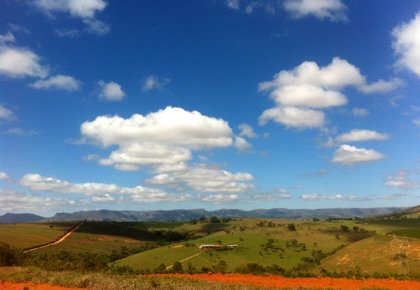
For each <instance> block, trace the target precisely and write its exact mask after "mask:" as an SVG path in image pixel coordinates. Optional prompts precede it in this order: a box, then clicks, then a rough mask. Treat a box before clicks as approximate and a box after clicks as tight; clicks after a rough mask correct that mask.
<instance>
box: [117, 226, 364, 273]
mask: <svg viewBox="0 0 420 290" xmlns="http://www.w3.org/2000/svg"><path fill="white" fill-rule="evenodd" d="M258 221H260V220H256V219H243V220H241V221H236V222H232V223H231V224H230V227H229V229H228V231H229V233H227V232H226V231H220V232H217V233H214V234H211V235H209V236H206V237H203V238H200V239H197V240H194V241H191V242H190V243H194V244H195V247H183V248H178V247H174V246H173V245H172V246H165V247H161V248H157V249H153V250H149V251H146V252H142V253H138V254H136V255H132V256H129V257H127V258H125V259H122V260H119V261H117V262H116V265H119V266H129V267H131V268H133V269H136V270H146V269H150V270H153V269H155V268H157V267H158V266H159V265H160V264H161V263H164V264H165V265H166V266H169V265H172V264H173V263H174V262H176V261H180V260H183V259H185V258H187V257H189V256H192V255H194V254H195V253H200V250H198V249H197V247H198V246H199V245H200V244H209V243H216V242H218V241H221V242H222V243H223V244H230V243H237V244H239V246H240V247H239V248H238V249H233V250H229V251H201V254H200V255H198V256H196V257H194V258H192V259H190V260H188V261H185V262H183V263H182V264H183V267H184V268H186V267H187V265H188V263H191V264H192V265H193V266H194V267H196V268H197V269H201V267H203V266H206V267H212V266H213V265H216V264H217V263H218V262H219V260H224V261H225V262H227V264H228V271H233V270H235V268H237V267H238V266H243V265H245V264H246V263H258V264H261V265H264V266H270V265H272V264H277V265H279V266H281V267H283V268H286V269H288V268H292V267H294V266H296V265H297V264H298V263H299V262H300V261H301V258H302V257H304V256H310V255H311V252H312V250H322V251H323V252H325V253H327V252H331V251H333V250H334V249H336V248H337V247H339V246H340V245H342V244H344V245H347V244H349V243H350V242H351V240H352V235H351V234H347V233H343V232H341V230H340V229H339V228H340V225H341V224H344V222H340V223H334V222H306V223H304V222H296V221H295V223H296V226H297V231H295V232H291V231H289V230H287V223H290V221H281V220H272V221H273V222H274V223H275V224H276V226H275V227H267V226H265V227H258V226H257V225H256V224H257V222H258ZM267 221H268V220H267ZM346 223H349V224H350V223H352V222H346ZM352 225H354V222H353V224H352ZM241 227H242V228H245V229H244V230H243V231H241V230H240V228H241ZM337 234H338V238H337V237H336V235H337ZM365 235H366V234H365ZM358 238H360V237H358ZM268 239H274V241H275V242H274V245H275V246H276V247H280V248H283V249H284V250H285V252H282V251H281V250H279V249H277V250H274V249H269V250H267V251H265V250H264V249H263V247H262V245H263V244H265V243H266V242H267V241H268ZM292 239H296V240H297V241H298V242H299V243H304V244H305V246H306V250H304V249H302V247H301V246H299V247H289V248H288V247H287V246H286V242H287V241H290V240H292ZM314 243H316V244H314Z"/></svg>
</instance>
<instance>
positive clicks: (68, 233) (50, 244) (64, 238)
mask: <svg viewBox="0 0 420 290" xmlns="http://www.w3.org/2000/svg"><path fill="white" fill-rule="evenodd" d="M82 224H83V222H80V223H79V224H78V225H76V226H75V227H74V228H73V229H72V230H71V231H68V232H67V233H65V234H64V235H63V236H62V237H60V238H59V239H58V240H55V241H53V242H51V243H48V244H45V245H41V246H38V247H34V248H31V249H28V250H25V251H23V252H24V253H29V252H32V251H36V250H39V249H42V248H46V247H51V246H54V245H57V244H59V243H62V242H64V241H65V240H66V239H67V238H68V237H70V235H71V234H72V233H74V232H75V231H77V230H78V229H79V228H80V226H81V225H82Z"/></svg>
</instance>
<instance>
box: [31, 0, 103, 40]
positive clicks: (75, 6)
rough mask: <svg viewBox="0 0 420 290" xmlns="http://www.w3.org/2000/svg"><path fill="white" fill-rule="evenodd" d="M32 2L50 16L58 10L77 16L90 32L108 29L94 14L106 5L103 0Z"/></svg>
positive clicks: (97, 32)
mask: <svg viewBox="0 0 420 290" xmlns="http://www.w3.org/2000/svg"><path fill="white" fill-rule="evenodd" d="M34 4H35V6H37V7H38V8H40V9H41V10H42V11H44V12H45V13H47V14H48V15H50V16H52V15H53V13H57V12H60V13H69V14H70V15H71V16H73V17H75V18H79V19H81V20H82V22H83V23H85V24H86V25H87V26H88V29H89V31H91V32H92V33H96V34H99V35H101V34H105V33H107V32H108V31H109V26H108V25H107V24H105V23H103V22H102V21H100V20H98V19H96V14H97V13H98V12H101V11H103V10H104V9H105V8H106V6H107V5H108V4H107V2H106V1H104V0H35V2H34Z"/></svg>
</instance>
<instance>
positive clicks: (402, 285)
mask: <svg viewBox="0 0 420 290" xmlns="http://www.w3.org/2000/svg"><path fill="white" fill-rule="evenodd" d="M156 276H172V277H180V278H186V279H202V280H209V281H216V282H220V283H227V284H242V285H248V286H264V287H272V288H287V287H289V288H298V287H305V288H306V287H312V288H318V289H322V288H330V289H331V288H333V289H337V288H338V289H349V290H353V289H354V290H356V289H362V288H381V289H382V288H385V289H392V290H413V289H420V282H419V281H410V280H405V281H399V280H394V279H366V280H353V279H344V278H285V277H281V276H274V275H272V276H254V275H244V274H193V275H189V274H157V275H156Z"/></svg>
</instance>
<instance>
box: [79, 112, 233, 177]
mask: <svg viewBox="0 0 420 290" xmlns="http://www.w3.org/2000/svg"><path fill="white" fill-rule="evenodd" d="M81 133H82V135H83V138H85V139H86V141H87V142H93V143H94V144H98V145H101V146H104V147H110V146H114V145H115V146H118V148H117V149H116V150H114V151H113V152H112V153H111V154H110V155H109V157H108V158H106V159H101V160H100V163H101V164H102V165H114V166H115V165H119V166H121V165H123V164H129V165H137V166H142V165H152V166H153V165H155V166H163V165H168V164H172V165H176V164H182V163H183V162H186V161H188V160H190V159H191V158H192V153H191V151H192V150H202V149H211V148H220V147H228V146H231V145H232V144H233V136H232V129H231V128H230V127H229V125H228V123H227V122H226V121H224V120H222V119H217V118H212V117H208V116H205V115H202V114H201V113H200V112H197V111H192V112H190V111H186V110H184V109H182V108H175V107H167V108H165V109H163V110H159V111H157V112H153V113H150V114H147V115H144V116H143V115H140V114H134V115H133V116H131V117H130V118H127V119H124V118H122V117H119V116H99V117H97V118H96V119H95V120H93V121H87V122H84V123H83V124H82V125H81ZM133 169H134V168H133Z"/></svg>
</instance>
